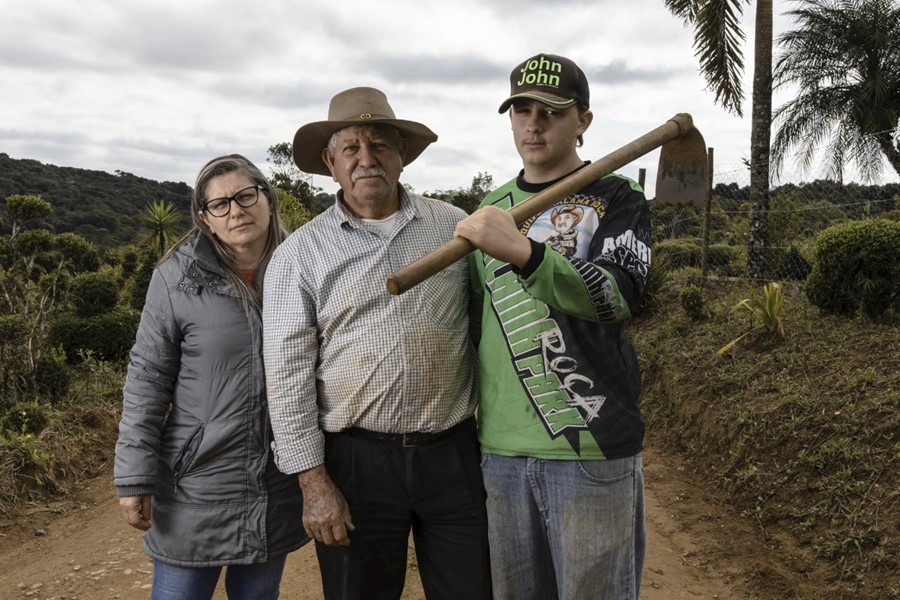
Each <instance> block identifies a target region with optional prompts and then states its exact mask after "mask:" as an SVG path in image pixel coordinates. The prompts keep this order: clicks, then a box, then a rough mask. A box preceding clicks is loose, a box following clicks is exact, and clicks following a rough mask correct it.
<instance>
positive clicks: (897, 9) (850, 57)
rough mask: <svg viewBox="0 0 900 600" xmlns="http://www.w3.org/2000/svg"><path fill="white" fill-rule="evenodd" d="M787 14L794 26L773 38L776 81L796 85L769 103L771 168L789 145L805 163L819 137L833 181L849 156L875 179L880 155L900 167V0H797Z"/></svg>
mask: <svg viewBox="0 0 900 600" xmlns="http://www.w3.org/2000/svg"><path fill="white" fill-rule="evenodd" d="M788 14H789V15H791V16H793V17H794V19H795V20H796V22H797V24H798V28H797V29H796V30H794V31H790V32H788V33H785V34H784V35H782V36H781V37H780V38H779V43H780V44H781V45H782V46H783V47H784V53H783V54H782V55H781V56H780V57H779V59H778V62H777V64H776V66H775V82H776V85H787V84H797V85H798V86H799V88H800V91H799V95H798V96H797V97H796V98H795V99H794V100H791V101H790V102H787V103H786V104H784V105H783V106H781V107H780V108H778V110H777V111H775V119H776V122H778V123H779V127H778V132H777V133H776V134H775V140H774V142H773V145H772V158H773V164H774V166H775V168H776V169H779V168H780V167H781V164H782V162H783V161H784V158H785V155H786V154H787V152H788V151H789V150H790V149H792V148H796V149H798V151H799V153H798V162H799V163H800V165H801V166H802V167H803V169H804V170H805V171H808V170H809V169H810V167H811V165H812V164H813V159H814V158H815V157H816V156H817V150H818V149H819V148H820V147H821V146H822V145H823V144H824V145H825V152H824V159H825V160H824V167H825V169H826V171H827V173H828V175H829V176H833V177H835V178H836V179H837V180H839V181H840V180H842V179H843V172H844V166H845V165H846V164H847V163H848V162H853V163H855V164H856V165H857V167H858V168H859V172H860V174H861V175H862V176H863V177H864V178H865V179H866V180H868V181H870V182H874V181H875V180H877V178H878V176H879V175H880V174H881V167H882V158H883V157H884V158H887V160H888V162H889V163H890V164H891V166H893V167H894V170H896V171H897V173H898V174H900V137H898V119H900V4H898V3H897V2H896V0H801V5H800V8H798V9H796V10H793V11H791V12H789V13H788Z"/></svg>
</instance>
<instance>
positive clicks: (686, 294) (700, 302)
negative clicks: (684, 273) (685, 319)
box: [678, 284, 706, 321]
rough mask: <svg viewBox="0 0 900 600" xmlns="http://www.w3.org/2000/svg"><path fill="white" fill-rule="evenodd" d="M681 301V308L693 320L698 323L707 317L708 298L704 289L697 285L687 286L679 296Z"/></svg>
mask: <svg viewBox="0 0 900 600" xmlns="http://www.w3.org/2000/svg"><path fill="white" fill-rule="evenodd" d="M678 298H679V300H681V308H683V309H684V312H685V313H687V316H689V317H690V318H691V319H693V320H695V321H698V320H700V319H702V318H703V317H704V316H705V315H706V297H705V296H704V294H703V288H701V287H699V286H696V285H692V284H689V285H686V286H684V287H683V288H681V293H680V294H679V295H678Z"/></svg>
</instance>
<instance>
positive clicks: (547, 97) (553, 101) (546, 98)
mask: <svg viewBox="0 0 900 600" xmlns="http://www.w3.org/2000/svg"><path fill="white" fill-rule="evenodd" d="M519 98H528V99H529V100H537V101H538V102H542V103H544V104H546V105H547V106H552V107H553V108H569V107H570V106H572V105H573V104H575V103H576V102H577V100H573V99H571V98H560V97H559V96H554V95H553V94H542V93H540V92H522V93H521V94H513V95H512V96H510V97H509V98H507V99H506V100H504V101H503V104H501V105H500V110H498V111H497V112H499V113H501V114H503V113H505V112H506V111H507V110H509V107H510V105H512V103H513V102H515V101H516V100H518V99H519Z"/></svg>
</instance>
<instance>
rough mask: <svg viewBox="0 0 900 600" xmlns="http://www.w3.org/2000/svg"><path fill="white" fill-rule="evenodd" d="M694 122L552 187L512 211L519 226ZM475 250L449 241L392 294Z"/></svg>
mask: <svg viewBox="0 0 900 600" xmlns="http://www.w3.org/2000/svg"><path fill="white" fill-rule="evenodd" d="M693 127H694V122H693V119H692V118H691V115H689V114H687V113H678V114H677V115H675V116H674V117H672V118H671V119H669V120H668V121H666V122H665V124H663V125H660V126H659V127H657V128H656V129H654V130H653V131H650V132H648V133H645V134H644V135H642V136H641V137H639V138H637V139H636V140H633V141H631V142H629V143H628V144H625V145H624V146H622V147H621V148H619V149H618V150H615V151H613V152H611V153H609V154H607V155H606V156H604V157H603V158H601V159H600V160H598V161H596V162H592V163H591V164H589V165H588V166H586V167H584V168H583V169H579V170H577V171H575V172H574V173H572V174H571V175H569V176H568V177H565V178H563V179H560V180H559V181H557V182H556V183H554V184H553V185H551V186H550V187H548V188H546V189H544V190H541V191H540V192H538V193H536V194H534V195H533V196H531V197H529V198H528V199H527V200H525V201H524V202H521V203H519V204H517V205H515V206H513V207H512V208H510V209H509V213H510V214H511V215H512V216H513V219H514V220H515V222H516V224H517V225H521V224H522V223H524V222H525V221H527V220H528V219H530V218H531V217H534V216H537V215H539V214H541V213H542V212H544V211H545V210H547V209H548V208H550V207H552V206H553V205H554V204H557V203H558V202H560V201H561V200H562V199H564V198H565V197H566V196H569V195H571V194H574V193H575V192H577V191H578V190H580V189H581V188H583V187H585V186H587V185H588V184H589V183H591V182H592V181H596V180H597V179H599V178H601V177H603V176H604V175H609V174H610V173H612V172H613V171H615V170H616V169H620V168H622V167H623V166H625V165H627V164H628V163H630V162H631V161H633V160H635V159H636V158H640V157H641V156H643V155H645V154H647V153H648V152H652V151H653V150H655V149H657V148H659V147H660V146H662V145H663V144H665V143H666V142H668V141H670V140H674V139H675V138H678V137H681V136H682V135H684V134H686V133H687V132H688V131H690V130H691V129H693ZM473 250H475V247H474V246H473V245H472V243H471V242H469V240H467V239H465V238H461V237H455V238H453V239H452V240H450V241H449V242H447V243H445V244H443V245H441V246H439V247H438V248H435V249H434V250H432V251H431V252H429V253H428V254H426V255H425V256H423V257H422V258H420V259H418V260H416V261H414V262H411V263H409V264H408V265H406V266H405V267H403V268H401V269H398V270H397V271H394V272H393V273H391V275H390V276H389V277H388V279H387V288H388V291H389V292H390V293H391V294H393V295H394V296H398V295H400V294H402V293H403V292H405V291H407V290H409V289H411V288H412V287H414V286H416V285H418V284H420V283H422V282H423V281H425V280H426V279H428V278H429V277H431V276H432V275H434V274H435V273H438V272H440V271H442V270H443V269H446V268H447V267H449V266H450V265H452V264H453V263H455V262H456V261H458V260H459V259H461V258H464V257H465V256H466V255H467V254H469V253H470V252H472V251H473Z"/></svg>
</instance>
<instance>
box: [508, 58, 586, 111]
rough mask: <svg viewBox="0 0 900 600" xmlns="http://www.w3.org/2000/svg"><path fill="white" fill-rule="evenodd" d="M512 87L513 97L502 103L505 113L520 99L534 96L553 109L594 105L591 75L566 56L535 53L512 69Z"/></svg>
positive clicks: (510, 95)
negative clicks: (591, 101) (589, 83)
mask: <svg viewBox="0 0 900 600" xmlns="http://www.w3.org/2000/svg"><path fill="white" fill-rule="evenodd" d="M509 88H510V92H509V98H507V99H506V100H504V101H503V104H501V105H500V110H499V112H501V113H504V112H506V111H507V109H509V106H510V104H512V103H513V101H514V100H515V99H516V98H530V99H532V100H537V101H538V102H543V103H544V104H546V105H548V106H552V107H553V108H568V107H570V106H572V105H573V104H581V105H583V106H585V107H590V99H591V91H590V89H588V82H587V77H585V75H584V71H582V70H581V69H580V68H578V65H576V64H575V63H574V62H572V61H571V60H569V59H568V58H566V57H565V56H557V55H556V54H538V55H536V56H532V57H531V58H529V59H527V60H526V61H524V62H522V63H521V64H519V65H518V66H517V67H516V68H515V69H513V70H512V73H510V75H509Z"/></svg>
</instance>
